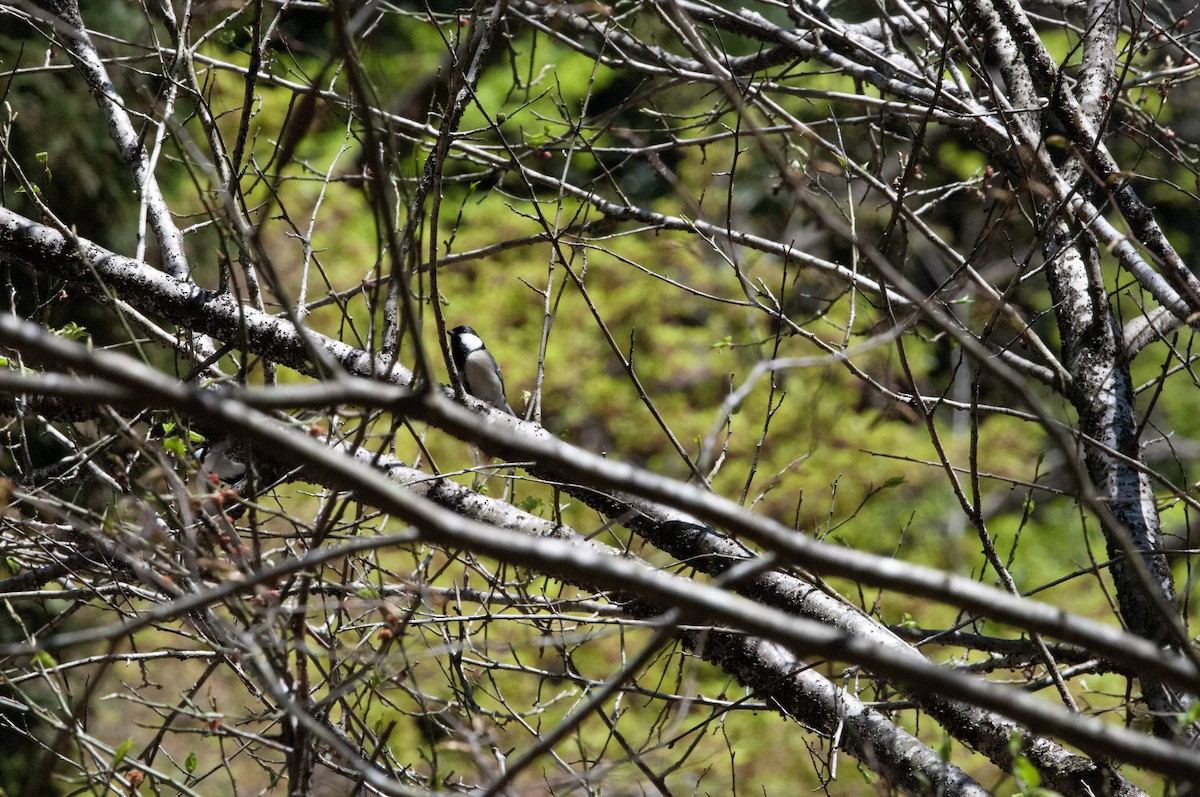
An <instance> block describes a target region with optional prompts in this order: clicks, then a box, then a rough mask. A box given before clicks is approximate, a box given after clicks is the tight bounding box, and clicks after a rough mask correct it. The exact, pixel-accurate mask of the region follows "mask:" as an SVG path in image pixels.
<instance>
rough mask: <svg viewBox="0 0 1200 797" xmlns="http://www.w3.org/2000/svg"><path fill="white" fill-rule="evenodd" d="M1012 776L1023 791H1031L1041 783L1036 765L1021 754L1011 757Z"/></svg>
mask: <svg viewBox="0 0 1200 797" xmlns="http://www.w3.org/2000/svg"><path fill="white" fill-rule="evenodd" d="M1013 777H1014V778H1016V779H1017V784H1018V785H1019V786H1020V787H1021V791H1023V792H1025V793H1029V792H1032V791H1034V790H1036V789H1037V788H1038V787H1039V786H1041V785H1042V776H1041V774H1040V773H1039V772H1038V771H1037V767H1035V766H1034V765H1033V762H1032V761H1030V760H1029V759H1028V758H1026V757H1025V756H1023V755H1022V756H1017V757H1016V758H1015V759H1013Z"/></svg>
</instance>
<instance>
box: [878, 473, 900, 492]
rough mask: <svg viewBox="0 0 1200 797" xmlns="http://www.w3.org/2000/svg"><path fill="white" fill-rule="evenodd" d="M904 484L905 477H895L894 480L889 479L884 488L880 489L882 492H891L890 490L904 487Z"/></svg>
mask: <svg viewBox="0 0 1200 797" xmlns="http://www.w3.org/2000/svg"><path fill="white" fill-rule="evenodd" d="M902 484H904V477H903V476H893V477H892V478H890V479H888V480H887V481H885V482H884V483H883V486H882V487H880V488H879V489H881V490H890V489H892V488H893V487H899V486H900V485H902Z"/></svg>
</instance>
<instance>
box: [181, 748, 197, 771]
mask: <svg viewBox="0 0 1200 797" xmlns="http://www.w3.org/2000/svg"><path fill="white" fill-rule="evenodd" d="M183 768H184V769H185V770H187V773H188V774H189V775H190V774H192V773H193V772H195V771H196V753H195V751H192V752H190V753H188V754H187V758H185V759H184V760H183Z"/></svg>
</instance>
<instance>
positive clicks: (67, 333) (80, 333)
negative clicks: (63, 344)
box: [54, 321, 88, 340]
mask: <svg viewBox="0 0 1200 797" xmlns="http://www.w3.org/2000/svg"><path fill="white" fill-rule="evenodd" d="M54 334H55V335H58V336H59V337H60V338H66V339H67V340H79V339H80V338H86V337H87V335H88V331H87V327H82V326H80V325H79V324H76V323H75V322H74V321H72V322H70V323H69V324H66V325H64V326H61V327H59V328H58V329H56V330H54Z"/></svg>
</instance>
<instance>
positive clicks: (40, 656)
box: [33, 650, 58, 667]
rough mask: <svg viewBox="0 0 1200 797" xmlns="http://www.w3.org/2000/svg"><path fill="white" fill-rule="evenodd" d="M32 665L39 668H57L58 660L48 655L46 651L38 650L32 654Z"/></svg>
mask: <svg viewBox="0 0 1200 797" xmlns="http://www.w3.org/2000/svg"><path fill="white" fill-rule="evenodd" d="M33 663H34V664H37V665H39V666H41V667H57V666H58V660H57V659H55V658H54V657H53V656H51V655H50V653H49V652H48V651H45V650H39V651H37V652H36V653H34V654H33Z"/></svg>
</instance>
